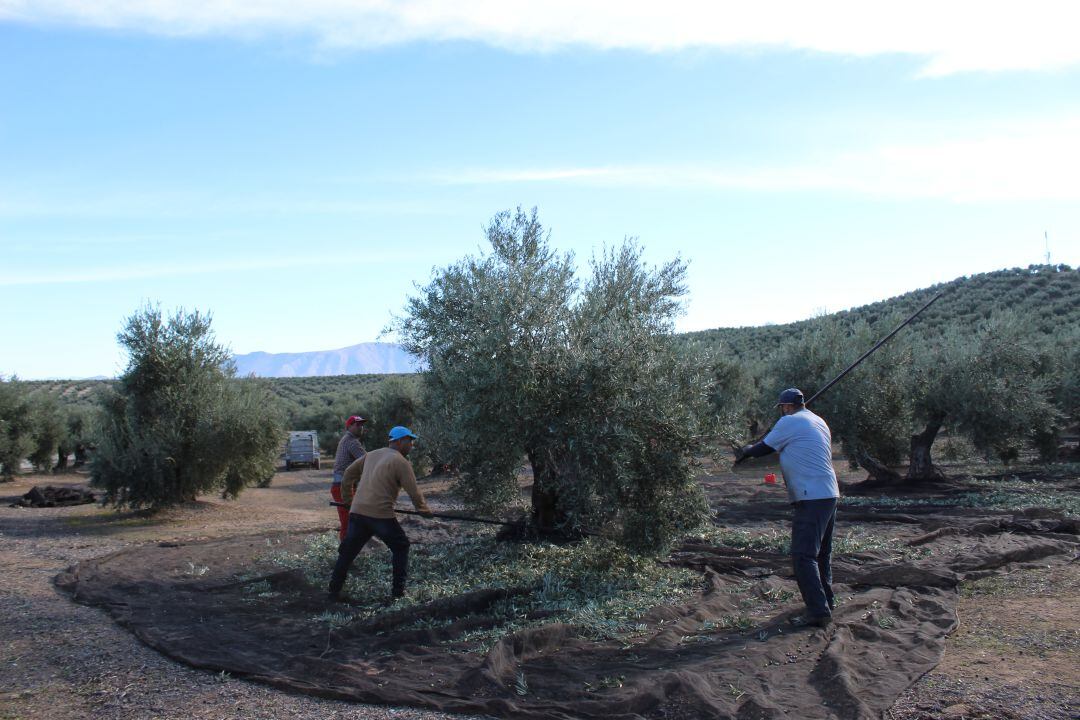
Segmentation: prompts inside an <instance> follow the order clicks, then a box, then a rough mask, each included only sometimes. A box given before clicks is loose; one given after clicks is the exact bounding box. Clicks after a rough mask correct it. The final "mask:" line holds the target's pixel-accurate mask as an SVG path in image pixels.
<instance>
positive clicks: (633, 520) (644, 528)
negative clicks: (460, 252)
mask: <svg viewBox="0 0 1080 720" xmlns="http://www.w3.org/2000/svg"><path fill="white" fill-rule="evenodd" d="M487 240H488V242H489V243H490V246H491V250H490V252H488V253H485V254H482V255H480V256H478V257H467V258H465V259H463V260H461V261H460V262H458V263H456V264H454V265H451V266H449V267H446V268H443V269H441V270H438V271H437V272H436V273H435V275H434V278H433V279H432V281H431V283H430V284H428V285H427V286H426V287H424V288H421V290H420V293H419V294H418V295H417V296H415V297H412V298H410V299H409V302H408V307H407V312H406V314H405V316H404V317H403V318H402V319H400V321H399V323H398V330H399V332H400V334H401V338H402V341H403V344H404V345H405V347H406V348H407V349H408V350H409V351H410V352H412V353H413V354H415V355H418V356H420V357H421V358H423V359H424V360H426V361H427V363H428V365H429V367H430V371H429V372H428V374H427V378H426V397H425V402H424V407H425V409H426V412H427V414H428V417H427V425H426V427H427V433H428V434H429V435H431V436H434V437H437V438H438V442H439V444H440V452H441V453H442V454H445V455H446V456H447V459H449V460H452V462H453V463H454V464H455V465H457V466H458V467H459V468H460V470H461V475H460V479H459V481H458V482H457V485H456V490H457V492H458V493H459V495H460V496H461V497H462V498H463V499H464V500H465V501H466V502H467V503H469V504H470V505H471V506H474V507H478V508H488V509H491V508H496V507H502V506H505V505H507V504H508V503H510V502H511V501H512V500H513V499H514V498H516V497H517V496H518V488H517V479H516V475H517V470H518V468H520V467H521V463H522V460H523V459H526V461H527V463H528V466H529V467H530V468H531V470H532V480H533V482H532V492H531V498H530V506H531V515H530V516H531V519H532V523H533V525H534V527H535V528H536V529H537V530H539V531H541V532H548V531H554V530H560V529H561V530H565V529H571V530H573V529H581V528H585V527H591V528H600V527H607V528H609V529H610V530H612V531H613V532H618V533H620V535H621V537H622V539H623V541H624V543H625V544H627V545H628V546H630V547H633V548H636V549H640V550H658V549H661V548H663V547H665V546H666V545H668V544H669V543H670V542H671V541H672V540H674V539H675V538H677V537H678V536H679V534H680V533H682V532H684V531H686V530H688V529H690V528H691V527H694V526H696V525H697V524H699V523H700V521H701V520H702V518H703V517H704V514H705V512H706V509H707V506H706V504H705V502H704V498H703V495H702V493H701V491H700V489H699V488H698V486H697V485H696V483H695V482H694V480H693V475H692V472H691V467H690V462H691V460H690V458H691V454H692V450H693V449H694V448H695V444H696V442H697V440H698V431H697V428H698V425H697V423H698V418H701V417H703V416H704V415H705V412H704V409H703V405H702V403H703V400H704V394H705V388H706V385H705V383H704V382H703V378H700V377H698V374H697V371H696V370H694V369H693V368H692V367H691V364H690V363H689V362H687V361H686V360H684V359H683V356H682V355H681V354H679V353H677V352H676V351H675V348H674V346H673V344H672V339H671V331H672V322H673V319H674V317H675V315H676V313H677V312H678V311H679V309H680V305H679V298H680V297H681V296H682V295H683V294H684V292H685V287H684V277H685V265H684V264H683V263H682V262H680V261H677V260H676V261H673V262H670V263H668V264H666V265H664V266H662V267H660V268H648V267H646V266H645V264H644V263H643V261H642V257H641V251H640V249H639V248H638V247H637V246H636V245H635V244H634V243H633V242H632V241H627V242H625V243H624V244H623V245H622V246H621V247H620V248H618V249H614V250H607V251H605V252H603V253H602V254H601V255H600V256H599V257H597V258H594V259H593V261H592V263H591V267H592V272H591V275H590V276H589V277H588V278H587V279H586V280H585V281H584V282H582V283H579V282H578V281H577V280H576V278H575V273H574V260H573V257H572V256H571V255H569V254H560V253H557V252H556V251H555V250H553V249H552V248H551V247H550V245H549V244H548V237H547V235H546V234H545V233H544V230H543V227H542V226H541V224H540V222H539V220H538V218H537V214H536V211H535V209H534V210H533V211H532V212H531V213H526V212H523V211H522V210H521V209H520V208H519V209H518V210H517V211H516V212H515V213H510V212H503V213H499V214H498V215H496V216H495V217H494V218H493V219H492V221H491V223H490V224H489V226H488V227H487Z"/></svg>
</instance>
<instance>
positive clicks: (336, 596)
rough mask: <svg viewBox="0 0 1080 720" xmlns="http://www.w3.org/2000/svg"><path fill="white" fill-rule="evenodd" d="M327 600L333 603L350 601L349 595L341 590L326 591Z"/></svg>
mask: <svg viewBox="0 0 1080 720" xmlns="http://www.w3.org/2000/svg"><path fill="white" fill-rule="evenodd" d="M326 601H327V602H332V603H347V602H349V596H348V595H346V594H345V593H343V592H341V591H340V590H339V591H337V592H334V591H332V590H331V591H330V592H328V593H326Z"/></svg>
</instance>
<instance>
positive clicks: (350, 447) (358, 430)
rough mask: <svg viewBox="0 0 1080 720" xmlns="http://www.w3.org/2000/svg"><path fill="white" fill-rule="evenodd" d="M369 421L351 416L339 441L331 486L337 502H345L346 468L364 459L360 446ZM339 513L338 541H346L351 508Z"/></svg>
mask: <svg viewBox="0 0 1080 720" xmlns="http://www.w3.org/2000/svg"><path fill="white" fill-rule="evenodd" d="M366 422H367V420H365V419H364V418H362V417H360V416H359V415H350V416H349V419H348V420H346V421H345V434H344V435H342V436H341V440H339V441H338V445H337V453H336V454H335V455H334V484H333V485H331V486H330V497H332V498H334V501H335V502H339V503H340V502H344V499H343V498H342V495H341V479H342V478H343V477H345V468H347V467H349V466H350V465H352V464H353V463H354V462H356V461H357V460H359V459H360V458H362V457H364V455H365V450H364V446H363V445H361V444H360V437H361V436H362V435H363V434H364V423H366ZM337 512H338V524H339V527H338V540H344V539H345V534H346V533H347V532H348V531H349V508H347V507H342V506H341V505H338V506H337Z"/></svg>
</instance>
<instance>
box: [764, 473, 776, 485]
mask: <svg viewBox="0 0 1080 720" xmlns="http://www.w3.org/2000/svg"><path fill="white" fill-rule="evenodd" d="M765 484H766V485H775V484H776V475H775V474H773V473H769V474H768V475H766V476H765Z"/></svg>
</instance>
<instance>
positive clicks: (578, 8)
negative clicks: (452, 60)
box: [0, 0, 1080, 75]
mask: <svg viewBox="0 0 1080 720" xmlns="http://www.w3.org/2000/svg"><path fill="white" fill-rule="evenodd" d="M4 18H7V19H9V20H15V21H20V22H27V23H60V24H75V25H85V26H91V27H99V28H113V29H120V30H126V31H135V32H149V33H160V34H169V35H233V36H252V35H256V36H257V35H262V34H268V33H296V34H303V35H309V36H312V37H314V38H315V39H316V40H317V42H319V43H320V44H321V45H323V46H326V47H329V48H370V47H379V46H384V45H392V44H399V43H406V42H412V41H434V42H438V41H446V40H464V41H473V42H480V43H486V44H489V45H493V46H496V47H500V48H506V49H510V50H514V51H545V50H552V49H557V48H561V47H565V46H585V47H593V48H601V49H615V48H624V49H634V50H643V51H648V52H665V51H673V50H680V49H684V48H722V49H735V50H738V49H746V48H755V49H760V48H768V49H790V50H809V51H817V52H825V53H836V54H841V55H854V56H868V55H879V54H890V53H902V54H911V55H916V56H920V57H924V58H926V64H925V66H924V68H923V72H924V74H927V75H946V74H950V73H956V72H969V71H1000V70H1045V69H1051V68H1060V67H1066V66H1070V65H1075V64H1077V63H1080V43H1078V42H1076V39H1075V34H1076V33H1075V29H1076V28H1077V27H1080V4H1077V3H1075V2H1072V0H1029V1H1028V2H1024V3H1017V2H1002V1H1001V0H997V1H995V0H945V1H944V2H943V1H942V0H909V1H908V2H904V3H900V2H892V3H881V2H868V1H867V0H818V1H817V2H806V1H805V0H772V1H771V2H770V1H767V0H762V1H759V2H730V1H729V2H710V1H709V0H668V1H667V2H663V3H658V2H652V3H644V2H630V1H628V0H304V1H303V2H296V1H295V0H231V1H225V2H213V3H202V2H191V1H190V0H94V1H93V2H87V0H0V19H4Z"/></svg>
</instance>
